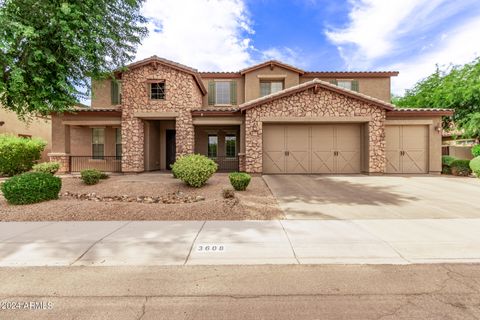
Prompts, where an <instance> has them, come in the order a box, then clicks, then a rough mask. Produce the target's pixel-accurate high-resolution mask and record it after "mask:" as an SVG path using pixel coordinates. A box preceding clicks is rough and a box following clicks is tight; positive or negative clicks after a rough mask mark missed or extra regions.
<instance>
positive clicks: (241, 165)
mask: <svg viewBox="0 0 480 320" xmlns="http://www.w3.org/2000/svg"><path fill="white" fill-rule="evenodd" d="M245 155H246V154H245V118H243V120H242V124H241V125H240V152H239V153H238V170H239V171H246V170H247V164H246V163H245Z"/></svg>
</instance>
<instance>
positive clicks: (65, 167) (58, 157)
mask: <svg viewBox="0 0 480 320" xmlns="http://www.w3.org/2000/svg"><path fill="white" fill-rule="evenodd" d="M48 158H49V161H51V162H53V161H55V162H58V163H60V169H59V170H58V173H68V172H70V155H69V154H66V153H49V154H48Z"/></svg>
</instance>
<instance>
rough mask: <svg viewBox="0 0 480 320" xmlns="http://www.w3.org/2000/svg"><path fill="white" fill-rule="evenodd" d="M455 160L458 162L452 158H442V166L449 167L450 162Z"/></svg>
mask: <svg viewBox="0 0 480 320" xmlns="http://www.w3.org/2000/svg"><path fill="white" fill-rule="evenodd" d="M455 160H458V159H457V158H455V157H452V156H442V164H443V165H445V166H451V165H452V162H453V161H455Z"/></svg>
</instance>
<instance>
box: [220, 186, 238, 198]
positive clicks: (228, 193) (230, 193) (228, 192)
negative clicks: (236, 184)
mask: <svg viewBox="0 0 480 320" xmlns="http://www.w3.org/2000/svg"><path fill="white" fill-rule="evenodd" d="M222 197H223V198H224V199H232V198H235V190H233V189H231V188H224V189H222Z"/></svg>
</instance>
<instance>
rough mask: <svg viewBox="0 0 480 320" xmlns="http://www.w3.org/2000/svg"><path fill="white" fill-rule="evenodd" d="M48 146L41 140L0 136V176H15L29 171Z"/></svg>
mask: <svg viewBox="0 0 480 320" xmlns="http://www.w3.org/2000/svg"><path fill="white" fill-rule="evenodd" d="M46 145H47V143H46V142H45V141H43V140H41V139H36V138H33V139H27V138H20V137H15V136H11V135H0V175H2V174H3V175H7V176H13V175H15V174H19V173H22V172H26V171H29V170H30V169H32V166H33V165H34V164H35V162H36V161H37V160H39V159H40V157H41V153H42V151H43V149H44V148H45V146H46Z"/></svg>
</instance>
